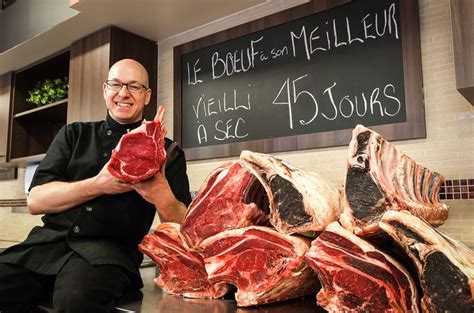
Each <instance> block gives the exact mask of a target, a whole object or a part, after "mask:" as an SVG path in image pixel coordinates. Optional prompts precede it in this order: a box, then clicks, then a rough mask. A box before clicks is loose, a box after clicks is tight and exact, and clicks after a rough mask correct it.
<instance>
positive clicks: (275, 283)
mask: <svg viewBox="0 0 474 313" xmlns="http://www.w3.org/2000/svg"><path fill="white" fill-rule="evenodd" d="M309 245H310V241H309V240H308V239H306V238H302V237H298V236H290V235H282V234H280V233H278V232H277V231H276V230H274V229H272V228H269V227H263V226H250V227H247V228H241V229H234V230H228V231H225V232H222V233H219V234H217V235H215V236H212V237H209V238H207V239H206V240H204V241H203V243H202V246H203V247H204V257H205V259H204V262H205V264H206V271H207V273H208V274H209V280H210V281H211V282H214V283H219V282H227V283H231V284H233V285H235V286H236V287H237V288H238V290H237V292H236V294H235V299H236V301H237V305H238V306H243V307H244V306H252V305H257V304H264V303H271V302H277V301H283V300H287V299H292V298H296V297H299V296H303V295H306V294H310V293H313V292H316V291H317V290H318V289H319V281H318V279H317V277H316V275H315V273H314V272H313V270H312V269H311V268H309V267H308V266H307V265H306V263H305V262H304V261H303V256H304V255H305V253H306V252H307V251H308V248H309Z"/></svg>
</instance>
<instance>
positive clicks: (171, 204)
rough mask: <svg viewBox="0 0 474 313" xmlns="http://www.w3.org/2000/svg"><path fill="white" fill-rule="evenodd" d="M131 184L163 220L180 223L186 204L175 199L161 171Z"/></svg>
mask: <svg viewBox="0 0 474 313" xmlns="http://www.w3.org/2000/svg"><path fill="white" fill-rule="evenodd" d="M131 186H132V188H133V189H134V190H135V191H136V192H138V193H139V194H140V195H141V196H142V197H143V198H144V199H145V200H146V201H148V202H150V203H152V204H154V205H155V207H156V211H157V212H158V214H159V215H160V218H161V220H162V221H163V222H176V223H181V220H182V219H183V216H184V213H185V212H186V206H185V205H184V204H183V203H181V202H180V201H178V200H177V199H176V197H175V196H174V194H173V192H172V191H171V188H170V185H169V184H168V180H167V179H166V177H165V175H164V174H163V173H161V172H158V173H157V174H156V175H155V176H154V177H153V178H151V179H150V180H146V181H142V182H138V183H135V184H131Z"/></svg>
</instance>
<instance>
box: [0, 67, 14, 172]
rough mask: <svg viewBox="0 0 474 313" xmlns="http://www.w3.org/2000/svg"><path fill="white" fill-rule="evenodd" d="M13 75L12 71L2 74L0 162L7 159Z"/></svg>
mask: <svg viewBox="0 0 474 313" xmlns="http://www.w3.org/2000/svg"><path fill="white" fill-rule="evenodd" d="M12 76H13V74H12V73H11V72H9V73H6V74H3V75H0V163H4V162H6V160H7V150H8V149H7V148H8V125H9V124H10V123H9V122H8V121H9V119H10V99H11V94H12V87H11V86H12V84H11V82H12Z"/></svg>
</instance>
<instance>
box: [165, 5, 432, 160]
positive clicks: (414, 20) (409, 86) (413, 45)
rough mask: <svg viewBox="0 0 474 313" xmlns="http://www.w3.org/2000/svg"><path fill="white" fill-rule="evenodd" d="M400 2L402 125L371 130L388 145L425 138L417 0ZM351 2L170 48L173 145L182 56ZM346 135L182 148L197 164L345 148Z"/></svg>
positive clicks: (177, 136) (177, 134)
mask: <svg viewBox="0 0 474 313" xmlns="http://www.w3.org/2000/svg"><path fill="white" fill-rule="evenodd" d="M399 1H400V19H401V21H400V22H401V25H403V27H402V28H401V40H402V54H403V72H404V84H405V86H404V87H405V104H406V117H407V121H406V122H403V123H397V124H386V125H379V126H373V127H371V129H374V130H375V131H377V132H379V133H381V134H383V136H384V137H385V138H386V139H388V140H401V139H413V138H425V137H426V125H425V112H424V101H423V78H422V70H421V48H420V33H419V20H418V1H412V0H399ZM350 2H352V0H313V1H311V2H309V3H306V4H303V5H300V6H297V7H294V8H291V9H288V10H285V11H282V12H279V13H276V14H273V15H269V16H266V17H263V18H261V19H258V20H255V21H252V22H249V23H246V24H242V25H239V26H236V27H233V28H230V29H227V30H224V31H221V32H218V33H215V34H212V35H209V36H206V37H203V38H200V39H197V40H194V41H191V42H188V43H185V44H182V45H180V46H176V47H175V48H174V140H175V141H177V142H178V143H181V142H182V123H183V120H182V114H181V113H182V112H181V105H182V104H181V102H182V95H181V56H182V55H183V54H186V53H189V52H191V51H194V50H197V49H201V48H205V47H209V46H212V45H215V44H218V43H221V42H224V41H227V40H231V39H235V38H238V37H241V36H244V35H247V34H250V33H253V32H256V31H260V30H264V29H266V28H269V27H273V26H276V25H279V24H283V23H286V22H289V21H292V20H295V19H298V18H301V17H305V16H308V15H311V14H314V13H317V12H321V11H324V10H328V9H331V8H335V7H337V6H340V5H343V4H347V3H350ZM351 133H352V130H351V129H346V130H335V131H328V132H323V133H313V134H304V135H295V136H289V137H281V138H270V139H261V140H252V141H246V142H239V143H229V144H221V145H216V146H205V147H197V148H188V149H184V151H185V153H186V157H187V159H188V160H200V159H209V158H218V157H229V156H237V155H239V154H240V152H241V151H242V150H245V149H247V150H253V151H259V152H264V153H272V152H281V151H293V150H301V149H311V148H322V147H333V146H341V145H347V144H348V143H349V141H350V139H351Z"/></svg>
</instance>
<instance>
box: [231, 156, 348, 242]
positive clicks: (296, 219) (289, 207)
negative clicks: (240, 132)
mask: <svg viewBox="0 0 474 313" xmlns="http://www.w3.org/2000/svg"><path fill="white" fill-rule="evenodd" d="M240 159H241V160H242V161H243V163H244V165H245V166H246V167H247V168H248V169H249V170H250V172H252V173H253V174H254V175H255V177H256V178H257V179H258V180H259V181H260V183H261V184H262V185H263V187H264V189H265V191H266V193H267V197H268V203H269V207H270V223H271V224H272V225H273V227H275V228H276V229H277V230H278V231H279V232H280V233H283V234H292V233H297V232H307V231H323V230H324V228H325V227H326V226H327V225H328V224H329V223H331V222H332V221H335V220H337V219H338V218H339V215H340V214H341V211H342V194H341V192H340V191H339V190H338V189H337V188H336V187H335V186H333V185H332V184H331V183H329V182H328V181H326V180H325V179H323V178H322V177H320V176H319V175H318V174H316V173H311V172H308V171H305V170H302V169H299V168H296V167H294V166H292V165H289V164H288V163H286V162H283V161H282V160H279V159H277V158H275V157H273V156H271V155H268V154H263V153H256V152H251V151H242V153H241V154H240Z"/></svg>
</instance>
